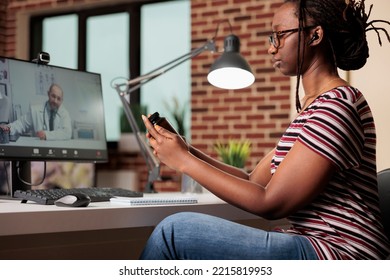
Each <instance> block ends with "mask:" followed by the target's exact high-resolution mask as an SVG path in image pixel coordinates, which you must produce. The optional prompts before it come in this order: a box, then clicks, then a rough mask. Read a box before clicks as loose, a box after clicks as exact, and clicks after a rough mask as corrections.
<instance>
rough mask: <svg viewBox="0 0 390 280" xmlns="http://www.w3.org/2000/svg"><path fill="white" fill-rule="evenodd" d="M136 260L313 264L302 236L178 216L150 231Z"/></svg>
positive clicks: (206, 217) (189, 215)
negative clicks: (289, 260)
mask: <svg viewBox="0 0 390 280" xmlns="http://www.w3.org/2000/svg"><path fill="white" fill-rule="evenodd" d="M140 259H149V260H152V259H154V260H167V259H171V260H172V259H173V260H180V259H181V260H189V259H191V260H224V259H234V260H249V259H253V260H287V259H291V260H300V259H302V260H304V259H306V260H309V259H311V260H316V259H318V258H317V255H316V253H315V251H314V248H313V247H312V245H311V244H310V242H309V240H307V239H306V238H305V237H303V236H298V235H291V234H287V233H281V232H273V231H264V230H261V229H256V228H252V227H248V226H244V225H241V224H237V223H234V222H231V221H228V220H224V219H221V218H217V217H213V216H209V215H204V214H199V213H189V212H184V213H178V214H174V215H172V216H169V217H167V218H165V219H164V220H163V221H162V222H161V223H160V224H159V225H157V227H156V228H155V230H154V231H153V233H152V235H151V237H150V238H149V240H148V242H147V244H146V246H145V248H144V251H143V252H142V254H141V256H140Z"/></svg>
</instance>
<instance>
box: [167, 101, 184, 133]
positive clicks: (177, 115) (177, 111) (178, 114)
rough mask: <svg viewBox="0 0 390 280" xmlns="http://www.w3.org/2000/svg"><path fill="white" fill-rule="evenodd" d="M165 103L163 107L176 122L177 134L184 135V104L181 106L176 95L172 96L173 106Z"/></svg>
mask: <svg viewBox="0 0 390 280" xmlns="http://www.w3.org/2000/svg"><path fill="white" fill-rule="evenodd" d="M164 103H165V107H166V108H167V110H168V111H169V113H170V114H171V115H172V117H173V120H174V121H175V122H176V125H177V126H176V129H177V132H178V133H179V135H182V136H185V127H184V117H185V112H186V111H185V106H183V107H181V106H180V104H179V100H178V99H177V97H173V106H171V105H170V104H168V103H167V102H164Z"/></svg>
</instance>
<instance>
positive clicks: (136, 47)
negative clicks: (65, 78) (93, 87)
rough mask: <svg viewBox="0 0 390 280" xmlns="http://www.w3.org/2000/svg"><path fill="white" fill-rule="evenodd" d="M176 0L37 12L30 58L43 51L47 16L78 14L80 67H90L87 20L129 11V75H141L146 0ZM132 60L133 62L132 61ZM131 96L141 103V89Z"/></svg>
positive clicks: (81, 69) (31, 30)
mask: <svg viewBox="0 0 390 280" xmlns="http://www.w3.org/2000/svg"><path fill="white" fill-rule="evenodd" d="M169 1H172V0H138V1H132V2H131V3H126V4H118V5H108V6H99V7H86V8H85V9H80V8H78V9H76V8H74V9H69V10H66V11H53V12H52V13H45V14H42V15H35V16H32V17H31V18H30V25H29V26H30V32H29V34H30V37H29V43H30V46H31V47H30V52H29V57H30V60H32V59H34V58H35V57H36V55H37V54H38V53H39V52H41V51H42V43H43V42H42V39H43V21H44V19H46V18H50V17H57V16H64V15H70V14H75V15H77V16H78V31H79V32H78V38H77V40H78V48H77V70H80V71H86V70H87V69H86V65H87V20H88V18H89V17H92V16H100V15H108V14H115V13H124V12H127V13H128V14H129V19H130V20H129V28H128V30H129V34H128V38H129V40H130V42H131V44H130V45H129V53H128V56H129V61H128V65H129V73H128V74H129V77H138V76H140V68H141V61H140V57H141V56H140V51H141V7H142V6H143V5H145V4H154V3H162V2H169ZM130 62H131V63H130ZM131 100H132V102H134V103H138V104H139V103H140V90H136V91H134V92H133V93H132V96H131Z"/></svg>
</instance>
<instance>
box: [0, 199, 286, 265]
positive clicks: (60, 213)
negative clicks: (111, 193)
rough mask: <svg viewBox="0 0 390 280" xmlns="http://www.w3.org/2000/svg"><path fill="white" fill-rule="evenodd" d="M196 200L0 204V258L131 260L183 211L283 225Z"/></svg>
mask: <svg viewBox="0 0 390 280" xmlns="http://www.w3.org/2000/svg"><path fill="white" fill-rule="evenodd" d="M172 195H175V196H177V195H178V194H169V193H159V194H145V197H146V196H155V197H161V196H172ZM180 195H184V194H180ZM191 196H194V195H193V194H191ZM196 196H197V198H198V203H197V204H187V205H162V206H129V205H122V204H114V203H110V202H98V203H91V204H90V205H89V206H88V207H86V208H68V207H66V208H64V207H57V206H54V205H39V204H36V203H34V202H29V203H27V204H21V203H20V201H15V200H12V201H11V200H0V259H7V258H8V259H19V258H20V259H23V258H24V259H36V258H37V259H52V258H55V259H58V258H59V259H62V258H64V259H71V258H77V259H79V258H88V259H95V258H103V259H110V258H113V259H121V258H124V259H127V258H136V257H137V256H138V254H139V252H140V250H142V247H143V245H144V243H145V241H146V240H147V238H148V236H149V234H150V233H151V231H152V230H153V228H154V226H155V225H157V224H158V223H159V222H160V221H161V220H162V219H163V218H165V217H167V216H168V215H171V214H173V213H177V212H183V211H193V212H200V213H206V214H210V215H215V216H219V217H222V218H225V219H229V220H233V221H238V222H241V223H244V224H248V225H251V226H255V227H260V228H264V229H270V228H272V227H274V226H276V225H285V224H286V221H285V220H279V221H272V222H271V221H266V220H264V219H261V218H259V217H257V216H255V215H252V214H250V213H247V212H245V211H242V210H240V209H238V208H236V207H234V206H231V205H229V204H226V203H225V202H223V201H221V200H220V199H218V198H217V197H215V196H214V195H212V194H210V193H204V194H197V195H196ZM80 238H81V241H80ZM124 244H125V245H124ZM59 247H60V248H61V252H60V253H59V250H58V248H59ZM91 248H92V249H91ZM118 250H119V251H118ZM120 250H122V252H120Z"/></svg>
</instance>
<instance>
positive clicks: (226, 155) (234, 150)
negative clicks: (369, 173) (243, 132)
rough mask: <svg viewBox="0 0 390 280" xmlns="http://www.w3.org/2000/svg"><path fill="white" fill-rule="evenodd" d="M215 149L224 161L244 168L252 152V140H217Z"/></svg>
mask: <svg viewBox="0 0 390 280" xmlns="http://www.w3.org/2000/svg"><path fill="white" fill-rule="evenodd" d="M214 149H215V151H216V152H217V154H218V156H219V157H220V158H221V160H222V161H223V162H224V163H226V164H229V165H232V166H235V167H238V168H244V167H245V163H246V160H247V159H248V157H249V155H250V152H251V142H250V141H249V140H234V139H230V140H229V141H228V142H227V143H225V144H224V143H222V142H220V141H217V142H216V143H215V144H214Z"/></svg>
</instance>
